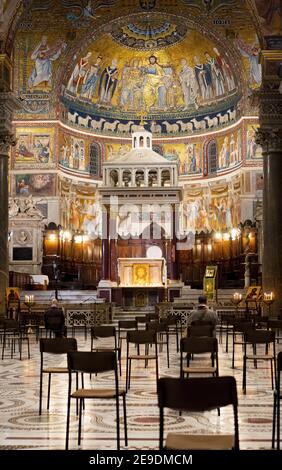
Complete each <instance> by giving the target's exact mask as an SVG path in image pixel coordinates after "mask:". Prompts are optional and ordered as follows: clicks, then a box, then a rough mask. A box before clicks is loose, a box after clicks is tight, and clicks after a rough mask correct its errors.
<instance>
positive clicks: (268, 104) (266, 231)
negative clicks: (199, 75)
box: [256, 50, 282, 313]
mask: <svg viewBox="0 0 282 470" xmlns="http://www.w3.org/2000/svg"><path fill="white" fill-rule="evenodd" d="M261 62H262V72H263V81H262V87H261V89H260V91H259V92H258V94H257V95H258V98H259V109H260V113H259V116H260V128H259V129H258V131H257V133H256V143H257V144H259V145H261V146H262V154H263V171H264V191H263V256H262V284H263V290H264V292H271V291H272V292H273V293H274V295H275V303H274V305H273V306H272V312H273V313H279V309H280V308H282V197H281V191H282V94H281V93H280V92H279V85H280V80H281V78H280V74H279V67H281V63H282V51H274V50H265V51H262V60H261ZM275 66H276V67H275ZM275 70H277V76H275V74H274V72H273V71H275Z"/></svg>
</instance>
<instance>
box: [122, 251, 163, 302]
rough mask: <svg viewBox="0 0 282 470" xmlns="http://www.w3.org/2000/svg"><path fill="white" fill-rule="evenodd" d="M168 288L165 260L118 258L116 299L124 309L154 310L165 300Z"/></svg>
mask: <svg viewBox="0 0 282 470" xmlns="http://www.w3.org/2000/svg"><path fill="white" fill-rule="evenodd" d="M166 287H167V270H166V261H165V259H164V258H118V285H117V289H116V290H115V297H116V301H117V303H118V304H120V305H122V307H123V308H125V309H129V310H130V309H135V308H144V309H149V308H150V307H151V308H152V307H153V306H154V305H155V304H156V303H158V302H160V301H163V300H164V299H165V296H166Z"/></svg>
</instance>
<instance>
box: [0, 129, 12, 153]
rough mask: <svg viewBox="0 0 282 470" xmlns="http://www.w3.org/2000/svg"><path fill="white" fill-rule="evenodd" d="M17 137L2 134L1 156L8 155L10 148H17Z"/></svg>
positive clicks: (10, 134)
mask: <svg viewBox="0 0 282 470" xmlns="http://www.w3.org/2000/svg"><path fill="white" fill-rule="evenodd" d="M15 145H16V136H15V134H12V133H8V132H7V133H2V132H0V155H8V152H9V149H10V146H12V147H15Z"/></svg>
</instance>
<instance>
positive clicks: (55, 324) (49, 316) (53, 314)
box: [44, 307, 65, 336]
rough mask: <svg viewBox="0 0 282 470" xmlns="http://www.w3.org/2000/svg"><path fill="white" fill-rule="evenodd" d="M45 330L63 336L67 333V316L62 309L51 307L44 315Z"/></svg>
mask: <svg viewBox="0 0 282 470" xmlns="http://www.w3.org/2000/svg"><path fill="white" fill-rule="evenodd" d="M44 321H45V328H46V329H48V330H51V331H53V332H54V333H55V336H63V335H64V331H65V316H64V312H63V309H62V308H58V307H50V308H49V309H48V310H46V312H45V314H44Z"/></svg>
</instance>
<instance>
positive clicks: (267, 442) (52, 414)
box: [0, 332, 282, 450]
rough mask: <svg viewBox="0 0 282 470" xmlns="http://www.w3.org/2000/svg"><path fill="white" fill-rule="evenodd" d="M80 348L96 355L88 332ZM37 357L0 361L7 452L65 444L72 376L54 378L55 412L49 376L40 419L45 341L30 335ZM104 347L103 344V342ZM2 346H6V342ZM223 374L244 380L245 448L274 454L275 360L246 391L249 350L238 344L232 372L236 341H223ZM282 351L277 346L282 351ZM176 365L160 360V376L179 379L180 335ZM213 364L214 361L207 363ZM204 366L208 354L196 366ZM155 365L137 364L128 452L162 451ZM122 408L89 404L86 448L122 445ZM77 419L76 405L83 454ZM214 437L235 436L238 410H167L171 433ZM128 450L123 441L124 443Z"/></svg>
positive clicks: (2, 436)
mask: <svg viewBox="0 0 282 470" xmlns="http://www.w3.org/2000/svg"><path fill="white" fill-rule="evenodd" d="M76 337H77V340H78V349H79V350H89V349H90V338H89V337H88V339H87V340H85V338H84V334H83V333H79V332H78V334H77V336H76ZM30 343H31V359H27V354H26V351H25V346H24V351H23V358H22V360H21V361H20V360H19V355H18V353H17V354H16V356H15V357H14V358H13V359H10V357H9V351H8V350H7V353H6V357H5V358H4V360H0V410H1V420H0V450H5V449H8V450H9V449H37V450H48V449H49V450H51V449H52V450H55V449H56V450H59V449H64V446H65V429H66V408H67V406H66V405H67V385H68V377H67V375H62V374H57V375H52V387H51V403H50V409H49V411H47V409H46V398H47V374H45V377H44V397H43V411H42V415H41V416H39V414H38V402H39V361H40V356H39V344H38V343H36V341H35V337H34V335H32V334H31V335H30ZM103 344H104V343H103ZM1 346H2V345H1ZM219 347H220V353H219V371H220V375H234V376H235V378H236V380H237V390H238V396H239V434H240V447H241V449H253V450H256V449H270V448H271V425H272V409H273V391H272V389H271V375H270V366H269V363H266V362H260V363H258V368H257V369H255V368H254V365H253V364H252V363H249V365H248V374H247V394H246V395H243V393H242V350H241V348H240V346H237V351H236V362H235V369H232V368H231V359H232V358H231V356H232V352H231V344H230V348H229V352H228V353H226V352H225V343H222V344H220V346H219ZM281 349H282V343H281V344H280V345H278V347H277V352H278V351H279V350H281ZM170 357H171V359H170V362H171V364H170V367H169V368H167V364H166V354H165V351H162V352H161V353H160V355H159V370H160V377H169V376H171V377H178V376H179V355H178V353H177V352H176V347H175V343H174V338H171V341H170ZM206 359H207V360H208V358H206ZM197 360H199V361H203V360H205V358H203V356H202V357H201V358H200V359H199V356H198V359H195V361H197ZM65 364H66V362H65V359H64V358H63V357H61V356H59V357H58V356H55V357H54V356H50V355H48V360H47V361H46V365H56V366H64V365H65ZM122 369H123V371H122V378H121V383H120V385H121V386H123V385H124V383H125V342H124V344H123V354H122ZM154 374H155V368H154V364H153V361H152V364H151V365H149V367H148V368H146V369H145V368H144V363H143V361H142V363H140V364H139V363H138V364H137V363H136V362H135V363H133V370H132V382H131V388H130V390H129V392H128V394H127V399H126V402H127V419H128V438H129V442H128V449H131V450H136V449H144V450H146V449H157V448H158V433H159V410H158V406H157V396H156V382H155V375H154ZM112 384H113V376H112V374H111V373H104V374H101V375H98V377H95V376H92V378H91V380H90V378H89V376H85V385H87V386H89V387H94V386H97V387H109V386H110V387H111V386H112ZM120 409H121V410H120V414H121V417H120V421H121V436H122V438H123V427H122V424H123V414H122V406H120ZM115 420H116V418H115V403H114V402H111V401H109V400H106V401H105V400H88V401H87V402H86V406H85V411H84V412H83V421H82V442H81V446H80V448H81V449H104V450H113V449H115V448H116V426H115ZM77 430H78V419H77V417H76V413H75V403H74V401H73V404H72V411H71V426H70V448H71V449H78V445H77ZM172 430H173V431H179V432H192V433H207V432H208V433H209V432H210V433H213V432H227V433H228V432H230V433H231V432H233V412H232V408H230V407H226V408H222V409H221V415H220V416H218V415H217V412H216V410H215V411H211V412H205V413H189V414H188V413H183V414H182V416H179V413H177V412H174V411H168V410H167V411H166V417H165V432H167V431H172ZM121 444H122V448H124V449H126V448H125V447H124V441H123V440H122V442H121Z"/></svg>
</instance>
